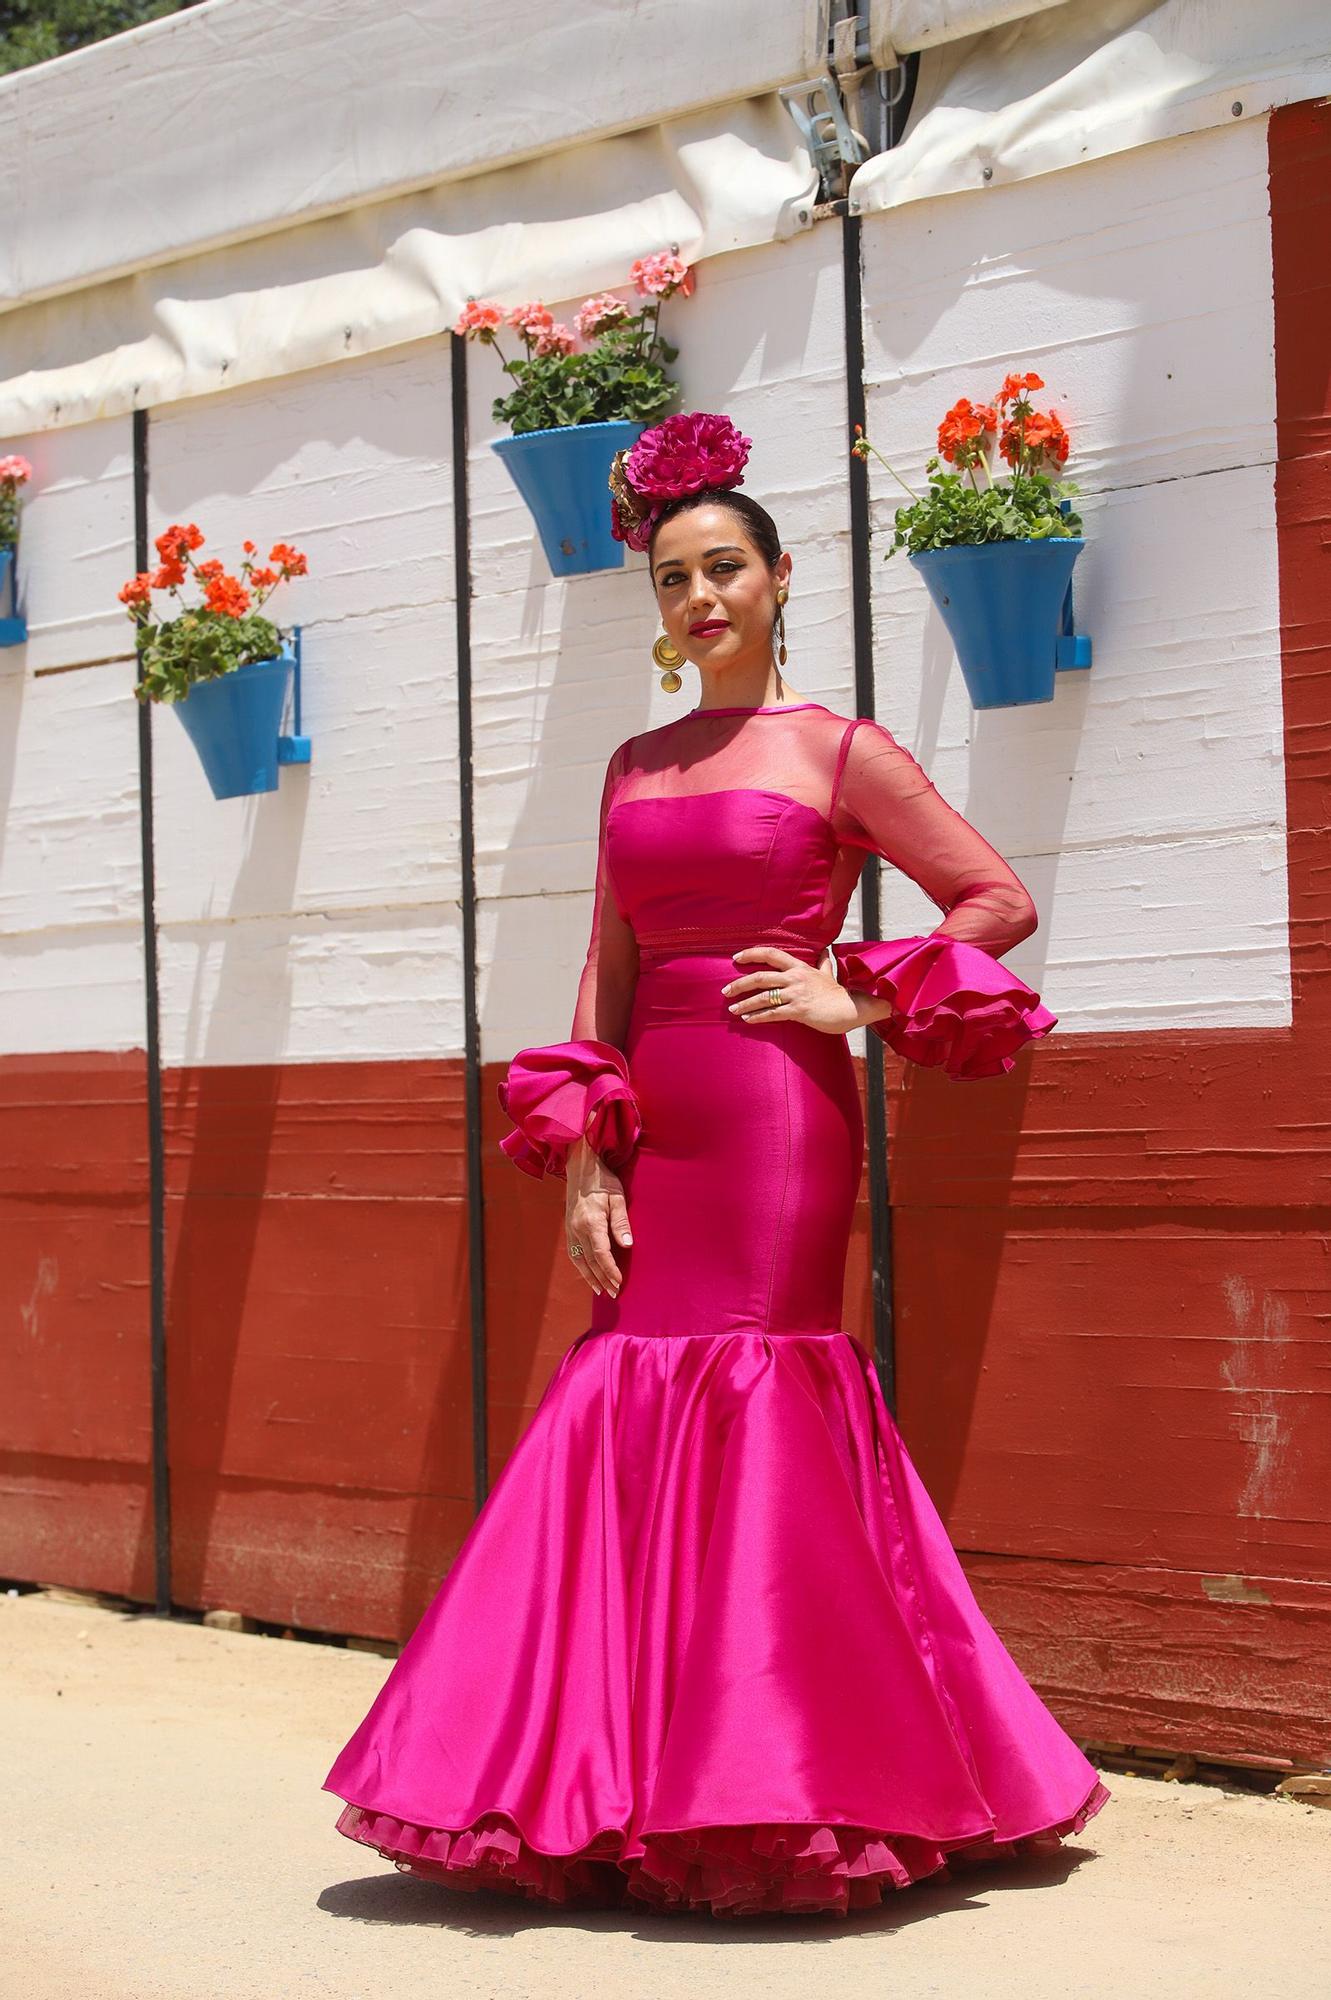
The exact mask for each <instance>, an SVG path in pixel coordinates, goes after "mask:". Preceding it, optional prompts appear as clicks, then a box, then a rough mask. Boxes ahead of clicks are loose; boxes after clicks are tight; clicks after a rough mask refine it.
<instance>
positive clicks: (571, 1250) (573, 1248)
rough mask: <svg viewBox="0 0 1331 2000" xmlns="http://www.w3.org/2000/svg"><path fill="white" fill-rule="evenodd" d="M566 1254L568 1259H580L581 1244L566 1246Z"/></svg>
mask: <svg viewBox="0 0 1331 2000" xmlns="http://www.w3.org/2000/svg"><path fill="white" fill-rule="evenodd" d="M568 1254H569V1256H570V1257H581V1255H582V1245H581V1243H570V1244H569V1246H568Z"/></svg>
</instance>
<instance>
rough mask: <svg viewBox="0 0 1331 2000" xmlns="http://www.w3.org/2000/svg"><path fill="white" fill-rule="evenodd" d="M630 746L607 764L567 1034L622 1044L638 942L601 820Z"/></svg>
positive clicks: (622, 746) (624, 746)
mask: <svg viewBox="0 0 1331 2000" xmlns="http://www.w3.org/2000/svg"><path fill="white" fill-rule="evenodd" d="M628 752H629V744H627V743H621V744H620V746H619V748H618V750H616V751H615V753H614V755H613V756H612V757H611V759H610V762H609V764H608V765H607V767H606V773H605V783H604V785H603V786H602V787H601V809H600V818H599V821H598V833H597V850H596V893H595V896H594V898H593V902H592V922H591V936H590V938H589V939H588V943H587V956H586V959H585V961H584V964H583V968H582V976H581V978H580V979H579V981H578V997H577V1001H576V1002H575V1004H574V1008H573V1027H572V1031H571V1032H572V1033H573V1035H574V1036H575V1037H576V1036H580V1035H582V1036H586V1035H594V1036H596V1037H597V1039H598V1040H600V1041H603V1042H611V1043H613V1045H614V1046H615V1048H617V1049H622V1048H623V1046H624V1036H625V1034H626V1032H627V1029H628V1023H629V1014H630V1012H631V1011H632V1007H633V992H634V988H635V986H636V984H637V979H638V942H637V939H636V937H635V936H634V934H633V926H632V924H630V922H629V920H628V918H627V917H626V916H625V915H624V913H623V911H622V910H621V909H620V907H619V904H618V902H617V900H616V898H615V893H614V886H613V884H612V883H611V880H610V871H609V868H608V866H607V863H606V839H605V826H606V820H607V819H608V818H609V816H610V808H611V806H612V805H613V803H614V798H615V793H616V791H617V790H618V787H619V784H620V781H621V779H622V778H623V776H624V770H625V767H626V764H627V761H628Z"/></svg>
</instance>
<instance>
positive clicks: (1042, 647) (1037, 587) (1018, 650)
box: [910, 535, 1090, 708]
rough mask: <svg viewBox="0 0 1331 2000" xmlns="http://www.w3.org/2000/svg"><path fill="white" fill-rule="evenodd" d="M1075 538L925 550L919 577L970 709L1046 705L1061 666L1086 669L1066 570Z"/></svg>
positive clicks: (918, 561)
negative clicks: (1075, 630) (952, 653)
mask: <svg viewBox="0 0 1331 2000" xmlns="http://www.w3.org/2000/svg"><path fill="white" fill-rule="evenodd" d="M1085 546H1086V543H1085V540H1084V538H1083V537H1082V536H1080V535H1076V536H1071V535H1063V536H1055V537H1052V538H1050V539H1048V540H1044V541H1017V542H978V543H976V544H975V545H974V546H970V547H960V548H951V549H925V550H924V551H923V552H922V553H921V554H920V555H913V556H911V557H910V561H911V562H912V563H913V564H914V565H915V567H916V569H918V571H919V572H920V575H921V576H922V577H923V578H924V581H925V585H926V587H927V588H928V591H929V595H930V596H931V597H932V599H933V601H934V603H935V604H936V605H937V606H938V610H939V614H940V616H941V617H942V620H943V623H944V624H945V625H946V626H947V629H948V633H949V636H950V637H951V640H952V644H953V645H954V646H955V648H956V653H957V660H958V662H959V664H960V666H961V671H962V675H963V677H964V679H965V682H966V688H967V692H968V693H969V695H970V698H971V704H972V706H973V707H975V708H1017V707H1019V706H1021V705H1022V704H1023V703H1026V702H1033V701H1052V700H1053V698H1054V675H1055V673H1056V672H1057V670H1058V668H1059V667H1060V666H1069V667H1076V666H1089V665H1090V641H1089V640H1088V639H1086V638H1084V637H1082V638H1077V637H1075V636H1074V635H1073V633H1072V619H1071V588H1072V566H1073V564H1074V563H1075V562H1076V560H1077V557H1078V556H1079V555H1080V554H1081V552H1082V550H1083V549H1084V548H1085Z"/></svg>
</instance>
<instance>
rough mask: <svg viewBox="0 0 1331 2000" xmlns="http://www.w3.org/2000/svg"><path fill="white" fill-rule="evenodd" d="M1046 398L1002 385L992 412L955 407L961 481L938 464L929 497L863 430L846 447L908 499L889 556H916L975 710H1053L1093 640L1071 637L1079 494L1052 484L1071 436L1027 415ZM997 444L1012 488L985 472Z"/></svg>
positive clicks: (944, 429)
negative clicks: (1030, 706)
mask: <svg viewBox="0 0 1331 2000" xmlns="http://www.w3.org/2000/svg"><path fill="white" fill-rule="evenodd" d="M1043 387H1044V383H1043V381H1042V380H1041V378H1040V377H1039V376H1038V375H1032V374H1025V375H1006V376H1005V377H1004V378H1003V386H1002V388H1001V389H1000V390H999V392H998V394H997V396H996V397H995V398H994V401H993V402H992V403H972V402H971V401H970V399H969V397H966V396H963V397H962V398H961V400H960V401H959V402H957V403H954V404H953V406H952V408H951V409H950V410H949V411H948V413H947V415H946V416H945V417H944V418H943V421H942V423H941V424H940V426H939V429H938V448H939V452H940V454H941V458H942V459H946V460H947V461H948V463H949V464H950V465H952V466H954V467H955V468H956V469H955V470H954V471H950V472H944V471H940V469H939V467H940V463H941V460H940V458H937V457H935V458H931V459H930V460H929V461H928V464H927V466H926V468H925V469H926V471H927V472H928V473H929V474H930V480H929V491H928V493H927V494H918V493H916V492H915V491H914V490H913V488H911V487H910V486H908V485H906V481H905V480H904V479H902V478H901V475H900V474H899V473H898V472H896V471H895V470H894V469H893V467H892V466H890V465H888V463H887V460H886V459H885V458H883V454H882V453H881V452H880V451H879V450H878V449H877V447H876V446H875V445H871V444H870V442H869V440H868V438H867V437H866V436H865V435H864V429H863V426H862V425H860V424H856V426H855V438H854V441H853V442H852V444H851V451H852V452H853V453H854V454H855V456H856V457H858V458H867V456H868V454H869V452H871V451H872V452H873V454H874V456H875V457H876V458H878V459H880V460H881V461H882V463H883V464H884V465H887V469H888V471H889V472H890V473H891V474H892V477H893V478H894V479H895V480H896V481H897V482H898V484H899V485H901V486H903V487H905V490H906V492H907V493H909V494H910V496H911V500H910V505H909V506H903V507H898V508H897V510H896V514H895V516H894V520H895V532H894V534H893V539H892V546H891V547H890V548H889V549H888V550H887V551H886V555H887V556H892V555H895V553H896V551H897V550H898V549H900V548H906V549H908V550H909V552H910V560H911V562H912V563H913V564H914V565H915V567H916V569H918V571H919V573H920V575H921V576H922V577H923V578H924V581H925V585H926V587H927V588H928V591H929V595H930V596H931V597H932V598H933V601H934V603H935V604H936V605H937V607H938V610H939V612H940V614H941V616H942V619H943V622H944V624H945V625H946V626H947V629H948V632H949V634H950V636H951V639H952V643H953V645H954V646H955V647H956V652H957V659H958V661H959V662H960V664H961V671H962V674H963V676H964V678H965V682H966V687H967V691H968V693H969V695H970V698H971V702H972V704H973V706H974V707H976V708H1014V707H1017V706H1019V705H1020V704H1023V703H1026V702H1035V701H1052V700H1053V697H1054V675H1055V673H1056V671H1057V670H1058V669H1059V668H1061V667H1088V666H1089V665H1090V663H1091V642H1090V640H1089V638H1087V637H1086V635H1085V634H1084V633H1082V634H1078V633H1075V632H1074V631H1073V629H1072V566H1073V564H1074V563H1075V562H1076V560H1077V557H1078V556H1079V555H1080V554H1081V551H1082V549H1083V548H1084V547H1085V546H1086V544H1085V542H1084V540H1083V538H1082V533H1081V526H1082V524H1081V517H1080V515H1078V514H1076V513H1075V512H1074V511H1073V508H1072V500H1071V497H1070V496H1072V495H1073V494H1075V493H1076V492H1077V491H1078V488H1077V487H1076V486H1075V485H1074V483H1073V482H1072V481H1071V480H1055V479H1053V478H1051V476H1050V475H1051V473H1052V472H1054V471H1056V470H1057V468H1058V467H1060V466H1061V465H1062V464H1063V463H1064V461H1065V460H1066V458H1067V455H1068V434H1067V431H1066V430H1065V428H1064V426H1063V423H1062V420H1061V419H1060V418H1059V417H1057V416H1056V415H1054V414H1053V413H1052V412H1042V411H1038V410H1035V409H1034V408H1032V405H1031V401H1030V396H1031V391H1032V390H1035V389H1042V388H1043ZM995 440H996V441H997V446H998V451H999V453H1000V455H1001V456H1002V457H1003V458H1004V459H1005V460H1006V461H1007V463H1008V465H1009V466H1010V467H1011V476H1010V477H1009V478H1007V479H995V477H994V475H993V472H992V470H991V468H990V460H989V452H990V448H991V447H992V445H993V444H994V442H995ZM977 473H979V474H980V475H981V476H982V477H981V478H978V479H977V477H976V475H977Z"/></svg>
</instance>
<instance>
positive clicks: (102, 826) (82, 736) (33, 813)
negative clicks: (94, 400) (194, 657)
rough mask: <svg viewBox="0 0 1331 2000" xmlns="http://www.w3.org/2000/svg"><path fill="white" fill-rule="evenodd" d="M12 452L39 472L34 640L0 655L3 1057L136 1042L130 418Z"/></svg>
mask: <svg viewBox="0 0 1331 2000" xmlns="http://www.w3.org/2000/svg"><path fill="white" fill-rule="evenodd" d="M3 449H4V450H6V451H17V452H21V453H22V455H23V456H24V457H25V458H26V459H27V460H28V461H29V463H30V464H31V466H32V468H33V477H32V480H31V482H30V483H29V485H28V487H26V488H25V489H22V490H23V491H26V492H27V493H28V494H29V495H30V497H29V498H28V499H27V500H25V501H24V502H23V516H22V526H21V529H20V546H19V556H18V570H19V603H20V607H21V609H22V610H23V612H24V614H25V616H26V618H27V621H28V641H27V644H26V645H23V646H13V647H3V648H0V1054H47V1053H53V1052H59V1051H61V1050H66V1049H90V1048H96V1049H116V1050H120V1049H129V1048H135V1047H142V1045H143V1039H144V1007H143V942H142V900H141V895H140V880H141V877H140V863H139V777H138V747H137V730H138V719H137V715H136V710H135V701H134V694H133V686H134V663H133V636H134V635H133V631H132V629H131V627H130V623H129V619H128V617H127V616H126V614H125V611H124V608H123V606H122V605H120V604H119V603H118V602H117V601H116V592H117V590H118V589H119V588H120V586H121V584H122V583H123V582H124V581H125V578H126V577H128V576H130V575H132V574H133V571H134V526H133V524H134V502H133V461H132V451H131V439H130V421H129V419H128V418H115V419H113V420H111V421H108V422H106V423H98V424H78V425H74V426H72V427H71V428H69V429H68V430H60V431H43V432H39V433H37V434H35V435H32V436H25V437H15V438H10V439H8V440H6V442H5V445H4V447H3ZM117 653H119V654H121V655H125V654H128V656H129V657H128V658H123V657H122V658H121V659H120V660H118V661H117V660H115V659H108V656H111V655H115V654H117ZM93 660H101V661H104V662H107V663H106V664H102V665H97V666H80V665H79V663H80V662H82V661H93ZM59 668H69V669H71V671H68V672H59V671H52V670H53V669H59Z"/></svg>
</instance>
